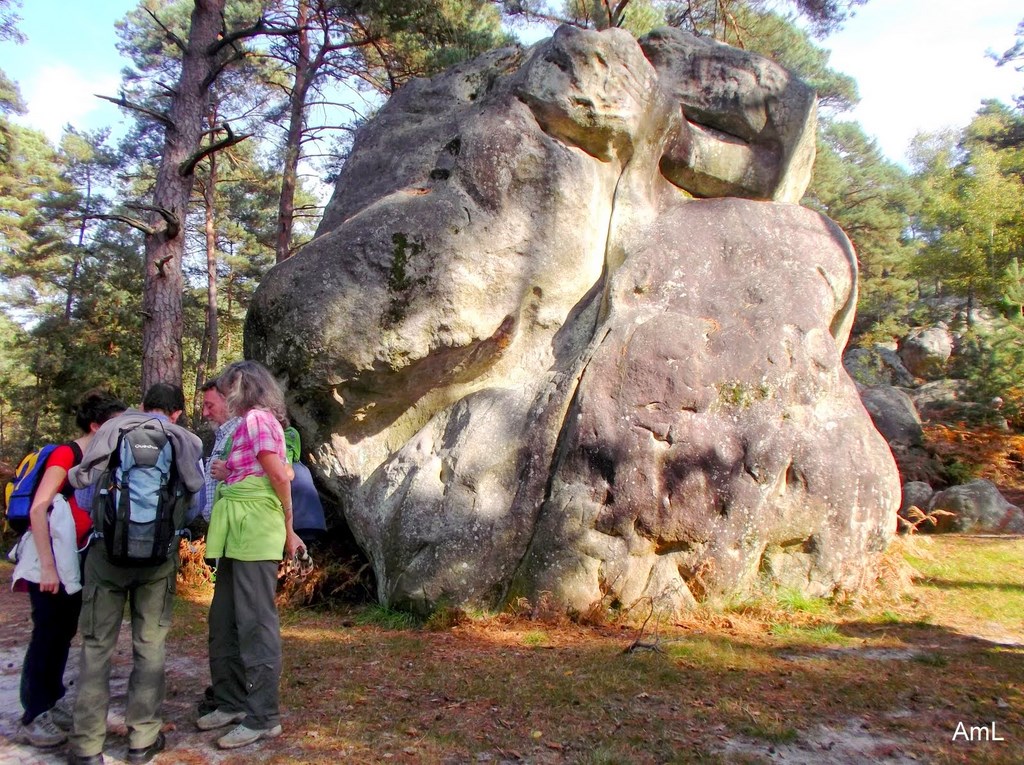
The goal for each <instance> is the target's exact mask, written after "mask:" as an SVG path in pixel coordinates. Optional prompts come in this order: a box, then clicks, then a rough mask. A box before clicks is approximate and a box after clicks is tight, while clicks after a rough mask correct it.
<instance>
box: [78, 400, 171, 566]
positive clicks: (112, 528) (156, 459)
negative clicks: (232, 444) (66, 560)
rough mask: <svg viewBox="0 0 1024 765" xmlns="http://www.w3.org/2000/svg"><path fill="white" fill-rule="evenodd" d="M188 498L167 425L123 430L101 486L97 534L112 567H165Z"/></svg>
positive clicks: (95, 511) (96, 499) (95, 515)
mask: <svg viewBox="0 0 1024 765" xmlns="http://www.w3.org/2000/svg"><path fill="white" fill-rule="evenodd" d="M188 498H189V497H188V494H187V492H186V491H185V489H184V486H183V485H182V482H181V479H180V478H179V476H178V469H177V465H176V463H175V454H174V443H173V442H172V441H171V439H170V437H169V436H168V434H167V430H166V428H165V427H164V424H163V422H162V421H161V420H159V419H157V418H153V419H151V420H147V421H145V422H142V423H139V424H137V425H132V426H130V427H127V428H124V429H122V430H121V431H120V435H118V437H117V446H116V447H115V448H114V451H113V452H112V453H111V455H110V459H109V460H108V462H107V467H106V468H105V469H104V471H103V473H102V474H101V475H100V479H99V482H98V483H97V486H96V494H95V496H94V497H93V504H92V518H93V526H94V527H95V530H94V532H93V535H94V536H95V537H97V538H100V539H102V540H103V542H104V545H105V547H106V551H107V557H108V558H109V559H110V561H111V562H112V563H115V564H118V565H122V566H153V565H157V564H160V563H163V562H164V561H166V560H167V559H168V558H170V557H171V554H172V552H173V550H174V547H175V546H176V545H177V544H178V537H179V536H180V534H181V526H182V525H183V520H184V515H185V511H186V509H187V503H188Z"/></svg>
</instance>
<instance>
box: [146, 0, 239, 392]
mask: <svg viewBox="0 0 1024 765" xmlns="http://www.w3.org/2000/svg"><path fill="white" fill-rule="evenodd" d="M224 4H225V0H195V8H194V10H193V11H192V26H191V29H190V30H189V37H188V44H187V49H186V51H185V53H184V55H183V57H182V65H181V78H180V79H179V81H178V87H177V89H176V90H175V92H174V96H173V97H172V98H171V104H170V109H169V111H168V117H169V124H168V125H167V127H166V134H165V138H164V150H163V155H162V157H161V160H160V168H159V170H158V171H157V176H156V187H155V189H154V191H153V206H154V207H155V208H156V210H158V211H159V212H154V213H152V216H151V219H150V220H151V224H150V225H151V227H152V229H153V232H152V233H148V234H147V235H146V264H145V268H146V272H145V282H144V286H143V297H142V317H143V318H142V390H143V392H144V391H145V390H146V389H148V388H149V386H151V385H152V384H153V383H157V382H168V383H172V384H174V385H181V382H182V371H183V370H182V346H181V338H182V333H183V330H184V321H183V312H182V305H181V303H182V301H181V295H182V288H183V286H184V278H183V276H182V269H181V258H182V255H183V253H184V250H185V239H184V233H183V231H182V227H183V226H184V223H185V214H186V212H187V210H188V203H189V196H190V195H191V193H192V185H193V183H194V181H195V176H194V174H193V173H192V172H188V173H186V174H183V173H182V164H183V163H184V162H185V161H186V160H188V159H189V158H190V157H191V156H192V155H193V154H195V153H196V151H197V150H198V148H199V143H200V140H201V139H202V135H203V125H204V122H203V117H204V116H205V114H206V105H207V102H208V99H209V96H210V84H211V83H212V81H213V79H214V76H215V74H214V72H215V63H216V62H215V58H216V53H215V52H214V47H213V46H214V43H216V42H217V39H218V36H219V34H220V31H221V26H222V14H223V12H224Z"/></svg>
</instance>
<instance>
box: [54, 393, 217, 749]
mask: <svg viewBox="0 0 1024 765" xmlns="http://www.w3.org/2000/svg"><path fill="white" fill-rule="evenodd" d="M184 408H185V396H184V394H183V393H182V391H181V388H179V387H178V386H176V385H169V384H167V383H157V384H156V385H153V386H152V387H150V389H149V390H148V391H146V395H145V397H144V399H143V402H142V409H143V411H142V412H138V411H134V410H131V409H129V410H128V411H127V412H125V413H124V414H122V415H121V416H120V417H116V418H114V419H112V420H109V421H108V422H106V423H104V425H103V426H102V427H101V428H100V429H99V430H98V431H97V432H96V435H95V436H93V439H92V441H90V443H89V446H88V447H87V448H86V450H85V454H84V455H83V456H82V462H81V464H80V465H79V466H78V467H77V468H74V469H73V470H72V471H71V473H70V474H69V480H70V481H71V483H72V485H73V486H77V487H85V486H89V485H91V484H92V483H93V482H94V481H96V480H97V479H98V478H99V476H100V474H102V473H103V471H104V469H105V468H106V465H107V462H108V460H109V458H110V455H111V453H112V452H113V451H114V450H115V449H116V447H117V443H118V436H119V435H120V434H121V432H122V431H125V430H127V429H129V428H132V427H133V426H141V425H145V424H146V423H149V422H151V421H152V420H154V419H156V420H159V421H160V422H161V423H162V425H161V427H162V429H163V431H164V432H165V433H166V435H167V439H168V440H169V441H170V443H171V445H172V447H173V453H174V461H173V463H172V464H173V465H174V468H172V469H176V470H177V473H178V478H179V479H180V482H181V485H183V486H184V491H183V492H182V493H181V495H180V497H179V498H178V499H177V502H176V504H175V512H174V517H175V519H176V524H175V528H181V526H180V525H178V524H177V520H178V519H180V520H181V521H182V525H183V523H184V518H185V513H186V512H187V508H188V505H189V503H190V502H191V498H192V495H193V494H194V493H195V492H196V491H198V490H199V489H200V488H201V487H202V485H203V473H202V469H201V467H200V462H199V461H200V458H201V457H202V449H203V444H202V441H201V440H200V439H199V437H198V436H196V435H194V434H193V433H190V432H189V431H187V430H185V429H184V428H181V427H178V426H177V425H175V424H174V423H175V421H177V419H178V417H180V416H181V413H182V410H183V409H184ZM156 490H157V491H159V487H158V488H157V489H156ZM95 520H96V519H95V517H94V521H95ZM177 548H178V540H177V538H176V537H175V538H174V540H173V544H172V545H171V546H170V549H171V553H170V555H169V556H168V557H167V559H166V560H164V561H162V562H160V563H153V564H148V563H147V564H145V565H125V564H124V563H115V562H113V561H112V560H111V558H110V556H109V554H108V550H107V546H106V544H105V543H104V541H103V540H101V541H100V542H98V543H93V544H91V545H90V546H89V552H88V554H87V555H86V559H85V575H84V578H83V588H82V615H81V617H80V619H79V629H80V630H81V633H82V654H81V657H82V658H81V662H80V664H79V675H78V699H77V701H76V703H75V710H74V716H73V717H74V725H73V728H72V732H71V750H70V752H69V755H68V762H69V763H71V764H72V765H102V763H103V745H104V741H105V739H106V735H107V708H108V706H109V705H110V660H111V656H112V655H113V653H114V649H115V648H116V646H117V636H118V633H119V632H120V631H121V621H122V619H123V617H124V607H125V603H126V602H127V603H128V604H129V606H130V612H131V624H132V656H133V662H132V673H131V675H130V677H129V678H128V705H127V709H126V711H125V724H126V725H127V727H128V757H127V760H128V762H129V763H131V765H142V763H146V762H149V761H150V760H151V759H153V757H154V756H155V755H156V754H157V753H158V752H160V751H162V750H163V749H164V748H165V746H166V740H165V738H164V734H163V733H162V732H161V731H160V728H161V727H162V725H163V721H162V720H161V717H160V706H161V705H162V704H163V700H164V691H165V686H166V678H165V675H164V658H165V653H166V649H165V645H166V640H167V633H168V631H169V629H170V626H171V613H172V611H173V607H174V592H175V578H176V575H177V569H178V549H177Z"/></svg>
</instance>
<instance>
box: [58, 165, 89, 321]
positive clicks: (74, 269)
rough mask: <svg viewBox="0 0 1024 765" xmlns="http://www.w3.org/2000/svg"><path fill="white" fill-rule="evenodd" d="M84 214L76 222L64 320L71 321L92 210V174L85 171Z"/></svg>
mask: <svg viewBox="0 0 1024 765" xmlns="http://www.w3.org/2000/svg"><path fill="white" fill-rule="evenodd" d="M82 209H83V210H84V211H85V215H83V216H82V220H81V221H80V222H79V224H78V250H77V251H76V252H75V259H74V261H72V263H71V280H70V281H69V282H68V295H67V299H66V300H65V301H64V321H71V309H72V308H74V306H75V285H76V284H77V283H78V271H79V269H80V268H81V265H82V248H83V247H85V232H86V227H87V226H88V225H89V213H90V212H91V211H92V175H91V174H90V172H89V171H88V170H86V172H85V203H84V204H83V205H82Z"/></svg>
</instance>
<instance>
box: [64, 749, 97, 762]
mask: <svg viewBox="0 0 1024 765" xmlns="http://www.w3.org/2000/svg"><path fill="white" fill-rule="evenodd" d="M68 765H103V752H100V753H99V754H75V753H74V752H73V751H71V752H68Z"/></svg>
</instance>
